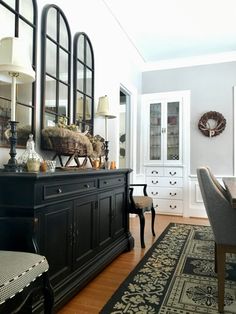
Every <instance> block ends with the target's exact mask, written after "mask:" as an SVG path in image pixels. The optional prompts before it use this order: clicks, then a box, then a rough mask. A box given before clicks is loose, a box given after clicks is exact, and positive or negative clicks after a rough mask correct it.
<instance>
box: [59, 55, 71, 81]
mask: <svg viewBox="0 0 236 314" xmlns="http://www.w3.org/2000/svg"><path fill="white" fill-rule="evenodd" d="M59 58H60V59H59V61H60V80H61V81H64V82H66V83H68V62H69V61H68V53H66V52H65V51H64V50H62V49H60V57H59Z"/></svg>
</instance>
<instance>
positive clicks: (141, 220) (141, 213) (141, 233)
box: [138, 212, 145, 249]
mask: <svg viewBox="0 0 236 314" xmlns="http://www.w3.org/2000/svg"><path fill="white" fill-rule="evenodd" d="M138 216H139V220H140V241H141V247H142V248H143V249H144V248H145V243H144V227H145V218H144V214H143V212H140V213H139V214H138Z"/></svg>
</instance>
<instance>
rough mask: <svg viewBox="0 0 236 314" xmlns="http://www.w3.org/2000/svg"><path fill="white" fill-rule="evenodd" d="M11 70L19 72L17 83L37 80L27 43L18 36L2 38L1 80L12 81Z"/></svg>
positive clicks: (0, 41) (0, 56) (0, 50)
mask: <svg viewBox="0 0 236 314" xmlns="http://www.w3.org/2000/svg"><path fill="white" fill-rule="evenodd" d="M11 72H12V73H16V74H18V76H16V83H17V84H21V83H30V82H33V81H34V80H35V72H34V70H33V68H32V65H31V61H30V57H29V51H27V46H26V43H24V42H23V41H22V40H21V39H20V38H17V37H5V38H2V39H1V40H0V81H3V82H6V83H11V82H12V77H11V76H10V75H9V73H11Z"/></svg>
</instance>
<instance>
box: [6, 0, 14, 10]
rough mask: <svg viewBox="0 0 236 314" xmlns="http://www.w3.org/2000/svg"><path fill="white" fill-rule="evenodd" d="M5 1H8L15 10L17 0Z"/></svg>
mask: <svg viewBox="0 0 236 314" xmlns="http://www.w3.org/2000/svg"><path fill="white" fill-rule="evenodd" d="M4 2H5V3H7V4H8V5H9V6H10V7H12V8H13V9H14V10H15V3H16V0H7V1H4Z"/></svg>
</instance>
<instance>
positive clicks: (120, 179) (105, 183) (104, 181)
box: [98, 176, 125, 188]
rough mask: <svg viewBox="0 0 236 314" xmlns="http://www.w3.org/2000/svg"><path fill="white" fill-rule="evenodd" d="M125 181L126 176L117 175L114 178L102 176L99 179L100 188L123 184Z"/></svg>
mask: <svg viewBox="0 0 236 314" xmlns="http://www.w3.org/2000/svg"><path fill="white" fill-rule="evenodd" d="M124 183H125V177H124V176H116V177H114V178H106V177H104V178H101V179H99V180H98V186H99V188H108V187H110V186H117V185H123V184H124Z"/></svg>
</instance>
